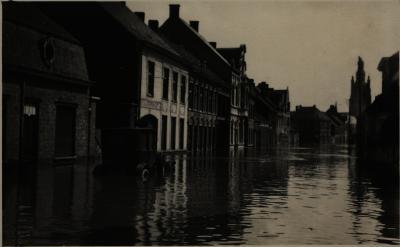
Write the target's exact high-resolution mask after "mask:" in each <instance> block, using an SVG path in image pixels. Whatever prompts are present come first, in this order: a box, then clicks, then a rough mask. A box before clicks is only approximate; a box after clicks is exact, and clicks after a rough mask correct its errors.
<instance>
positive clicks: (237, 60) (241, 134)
mask: <svg viewBox="0 0 400 247" xmlns="http://www.w3.org/2000/svg"><path fill="white" fill-rule="evenodd" d="M217 51H218V52H219V53H220V54H221V55H222V56H223V57H224V58H225V59H226V60H227V61H228V62H229V63H230V64H231V68H232V81H231V109H230V134H229V136H230V146H231V147H235V148H237V147H241V148H243V147H244V146H245V143H246V140H247V137H248V136H247V135H246V134H247V131H246V130H247V129H248V108H249V103H248V95H249V92H248V90H249V89H248V82H247V77H246V60H245V54H246V45H240V46H239V47H233V48H218V49H217Z"/></svg>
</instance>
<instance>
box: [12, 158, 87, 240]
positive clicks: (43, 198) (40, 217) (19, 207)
mask: <svg viewBox="0 0 400 247" xmlns="http://www.w3.org/2000/svg"><path fill="white" fill-rule="evenodd" d="M86 169H87V166H86V164H84V163H77V164H75V165H74V166H65V165H64V166H56V167H53V166H52V165H51V164H42V165H41V166H40V168H39V169H37V170H36V171H35V172H34V171H33V170H25V171H23V172H22V173H21V174H19V175H16V174H11V173H7V176H10V177H13V176H14V175H15V176H18V180H19V182H20V183H18V184H16V185H15V190H9V187H7V191H6V192H5V194H6V195H7V196H11V198H15V200H11V201H9V200H6V202H7V203H6V204H5V207H4V212H7V214H5V216H7V217H10V216H15V219H10V218H5V220H4V227H5V229H9V230H10V231H13V232H14V234H13V235H4V241H5V242H4V243H6V244H11V243H15V244H16V245H42V244H43V245H47V244H49V242H47V241H50V239H51V241H52V242H51V244H77V243H79V241H78V240H77V238H79V236H77V234H73V232H80V231H83V229H84V225H85V222H86V221H87V220H88V218H89V217H90V214H91V205H92V204H91V200H92V197H91V195H92V192H93V191H92V189H93V188H92V187H91V186H90V183H91V182H92V181H91V177H90V176H88V173H87V170H86ZM5 233H7V231H6V232H5ZM54 235H57V237H54Z"/></svg>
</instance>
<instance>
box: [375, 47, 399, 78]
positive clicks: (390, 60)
mask: <svg viewBox="0 0 400 247" xmlns="http://www.w3.org/2000/svg"><path fill="white" fill-rule="evenodd" d="M387 63H392V64H393V65H394V66H395V67H396V68H397V70H398V67H399V52H396V53H395V54H393V55H392V56H390V57H383V58H381V61H380V62H379V64H378V70H379V71H382V70H383V67H384V66H386V64H387ZM397 76H398V72H397Z"/></svg>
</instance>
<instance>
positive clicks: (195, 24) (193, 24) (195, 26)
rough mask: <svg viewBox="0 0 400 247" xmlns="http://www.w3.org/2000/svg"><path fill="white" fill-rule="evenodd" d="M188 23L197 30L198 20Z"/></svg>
mask: <svg viewBox="0 0 400 247" xmlns="http://www.w3.org/2000/svg"><path fill="white" fill-rule="evenodd" d="M189 23H190V26H191V27H192V28H193V29H194V30H196V32H199V21H190V22H189Z"/></svg>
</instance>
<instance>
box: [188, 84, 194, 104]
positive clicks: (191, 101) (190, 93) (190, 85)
mask: <svg viewBox="0 0 400 247" xmlns="http://www.w3.org/2000/svg"><path fill="white" fill-rule="evenodd" d="M193 93H194V92H193V83H191V82H190V83H189V108H190V109H193V101H194V100H193V98H194V95H193Z"/></svg>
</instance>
